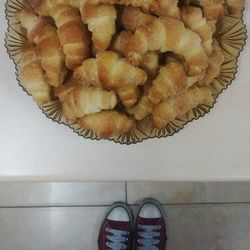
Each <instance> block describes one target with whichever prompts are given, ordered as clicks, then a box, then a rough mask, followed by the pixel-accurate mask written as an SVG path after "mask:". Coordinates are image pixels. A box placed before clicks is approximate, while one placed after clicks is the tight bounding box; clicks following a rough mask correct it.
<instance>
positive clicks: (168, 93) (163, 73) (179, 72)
mask: <svg viewBox="0 0 250 250" xmlns="http://www.w3.org/2000/svg"><path fill="white" fill-rule="evenodd" d="M197 80H198V78H197V77H196V76H193V77H187V75H186V72H185V70H184V67H183V65H182V64H180V63H178V62H170V63H168V64H167V65H166V66H164V67H162V68H161V69H160V72H159V74H158V76H157V77H156V79H155V80H154V81H153V83H152V87H151V88H149V90H148V98H149V100H150V101H151V102H152V103H153V104H158V103H159V102H161V101H165V100H167V99H168V98H169V97H173V96H175V95H178V94H181V93H183V92H185V91H186V90H187V89H188V88H189V87H190V86H192V85H193V84H194V83H196V82H197Z"/></svg>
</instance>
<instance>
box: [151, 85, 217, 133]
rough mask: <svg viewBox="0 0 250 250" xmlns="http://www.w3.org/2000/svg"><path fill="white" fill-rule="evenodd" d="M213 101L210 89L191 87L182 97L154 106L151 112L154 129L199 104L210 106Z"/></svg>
mask: <svg viewBox="0 0 250 250" xmlns="http://www.w3.org/2000/svg"><path fill="white" fill-rule="evenodd" d="M213 100H214V99H213V96H212V91H211V89H210V88H208V87H196V86H193V87H191V88H190V89H189V90H188V91H187V92H186V93H184V94H183V95H181V96H176V97H173V98H170V99H168V100H166V101H164V102H162V103H160V104H158V105H156V106H155V107H154V110H153V124H154V126H155V127H156V128H162V127H164V126H166V125H167V123H168V122H170V121H172V120H174V119H175V118H176V117H178V116H182V115H184V114H185V113H187V112H188V111H190V110H191V109H193V108H195V107H197V106H198V105H200V104H205V105H212V103H213Z"/></svg>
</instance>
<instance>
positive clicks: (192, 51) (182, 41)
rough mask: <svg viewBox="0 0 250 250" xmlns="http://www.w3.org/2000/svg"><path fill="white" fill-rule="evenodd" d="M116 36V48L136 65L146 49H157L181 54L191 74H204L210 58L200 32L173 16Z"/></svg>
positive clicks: (158, 19)
mask: <svg viewBox="0 0 250 250" xmlns="http://www.w3.org/2000/svg"><path fill="white" fill-rule="evenodd" d="M124 34H125V35H124ZM116 39H117V41H115V42H114V44H115V45H113V47H114V48H116V49H117V48H118V47H119V50H120V51H121V53H122V54H123V55H124V56H126V57H127V58H128V59H129V60H130V61H131V62H132V63H133V64H139V63H140V62H141V61H142V55H143V54H145V53H146V52H148V51H157V50H158V51H160V52H166V51H173V52H175V53H177V54H179V55H182V56H183V57H184V58H185V59H186V62H187V65H188V74H189V75H199V74H202V73H203V72H204V71H205V70H206V68H207V66H208V57H207V55H206V52H205V50H204V48H203V47H202V44H201V39H200V37H199V35H197V34H196V33H194V32H193V31H191V30H190V29H187V28H185V26H184V24H183V22H181V21H179V20H176V19H173V18H169V17H166V18H157V19H155V20H154V21H152V22H151V23H148V24H147V25H142V26H140V27H138V28H137V29H136V31H135V33H134V34H132V35H131V33H128V32H126V33H124V32H122V33H121V34H120V36H118V37H117V38H116ZM187 48H188V49H187Z"/></svg>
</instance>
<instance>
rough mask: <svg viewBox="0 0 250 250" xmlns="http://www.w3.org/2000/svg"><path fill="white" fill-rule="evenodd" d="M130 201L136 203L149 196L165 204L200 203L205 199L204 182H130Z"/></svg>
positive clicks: (128, 191) (128, 185)
mask: <svg viewBox="0 0 250 250" xmlns="http://www.w3.org/2000/svg"><path fill="white" fill-rule="evenodd" d="M127 187H128V189H127V196H128V203H129V204H135V203H138V202H140V201H141V200H143V199H144V198H147V197H153V198H155V199H158V200H159V201H160V202H161V203H163V204H176V203H199V202H204V201H205V190H204V185H203V184H202V183H193V182H128V184H127Z"/></svg>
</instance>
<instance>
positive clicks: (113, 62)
mask: <svg viewBox="0 0 250 250" xmlns="http://www.w3.org/2000/svg"><path fill="white" fill-rule="evenodd" d="M74 78H75V79H76V80H77V81H78V82H79V83H84V82H86V83H90V84H92V85H94V86H100V87H102V88H104V89H118V88H121V87H125V86H131V87H137V86H139V85H143V84H144V83H145V82H146V81H147V74H146V72H145V71H143V70H142V69H140V68H138V67H135V66H133V65H131V64H130V63H129V62H128V61H127V60H126V59H124V58H120V57H119V55H118V54H117V53H115V52H112V51H105V52H99V53H98V54H97V56H96V58H90V59H87V60H85V61H84V62H83V64H82V66H80V67H78V68H77V69H75V71H74Z"/></svg>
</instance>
